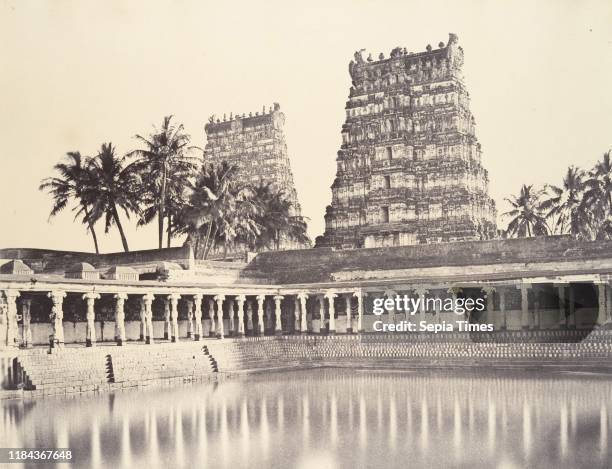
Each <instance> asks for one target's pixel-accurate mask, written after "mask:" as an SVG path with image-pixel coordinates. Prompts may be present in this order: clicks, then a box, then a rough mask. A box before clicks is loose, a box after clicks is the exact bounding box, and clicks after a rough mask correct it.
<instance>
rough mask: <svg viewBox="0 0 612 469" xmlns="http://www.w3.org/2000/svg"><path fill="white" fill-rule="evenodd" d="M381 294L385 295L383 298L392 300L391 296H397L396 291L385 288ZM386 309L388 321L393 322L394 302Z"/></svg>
mask: <svg viewBox="0 0 612 469" xmlns="http://www.w3.org/2000/svg"><path fill="white" fill-rule="evenodd" d="M383 295H384V296H385V300H393V297H395V296H397V293H396V292H394V291H393V290H385V292H384V293H383ZM394 301H395V300H394ZM387 311H388V313H387V315H388V321H389V323H390V324H395V303H394V306H393V307H392V308H390V309H388V310H387Z"/></svg>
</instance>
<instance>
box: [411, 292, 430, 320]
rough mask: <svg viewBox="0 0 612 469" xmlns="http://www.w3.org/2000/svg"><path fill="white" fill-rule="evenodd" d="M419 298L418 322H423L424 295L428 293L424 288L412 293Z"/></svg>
mask: <svg viewBox="0 0 612 469" xmlns="http://www.w3.org/2000/svg"><path fill="white" fill-rule="evenodd" d="M414 292H415V293H416V294H417V295H418V296H419V320H420V321H424V320H425V295H426V294H427V293H429V291H428V290H426V289H425V288H418V289H417V290H415V291H414Z"/></svg>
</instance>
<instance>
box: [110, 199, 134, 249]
mask: <svg viewBox="0 0 612 469" xmlns="http://www.w3.org/2000/svg"><path fill="white" fill-rule="evenodd" d="M113 218H114V219H115V223H116V224H117V229H118V230H119V235H120V236H121V243H122V244H123V250H124V251H125V252H129V251H130V248H129V247H128V243H127V238H126V237H125V233H124V232H123V226H121V220H119V213H117V207H114V206H113Z"/></svg>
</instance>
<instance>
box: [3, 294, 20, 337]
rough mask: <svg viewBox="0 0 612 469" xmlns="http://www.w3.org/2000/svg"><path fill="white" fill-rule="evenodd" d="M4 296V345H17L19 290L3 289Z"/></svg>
mask: <svg viewBox="0 0 612 469" xmlns="http://www.w3.org/2000/svg"><path fill="white" fill-rule="evenodd" d="M4 296H5V297H6V345H7V346H8V347H19V342H18V341H17V340H18V337H19V323H18V321H17V298H19V290H12V289H11V290H4Z"/></svg>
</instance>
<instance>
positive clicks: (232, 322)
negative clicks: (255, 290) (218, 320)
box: [227, 298, 236, 337]
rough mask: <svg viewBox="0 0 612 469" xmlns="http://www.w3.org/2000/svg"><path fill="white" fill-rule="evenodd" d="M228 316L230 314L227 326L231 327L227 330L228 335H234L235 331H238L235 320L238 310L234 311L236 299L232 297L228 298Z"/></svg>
mask: <svg viewBox="0 0 612 469" xmlns="http://www.w3.org/2000/svg"><path fill="white" fill-rule="evenodd" d="M227 316H228V324H227V328H228V329H229V330H228V331H227V335H228V336H230V337H231V336H233V335H234V332H236V327H235V326H236V324H235V323H236V321H235V316H236V311H234V300H233V299H232V298H228V300H227Z"/></svg>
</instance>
